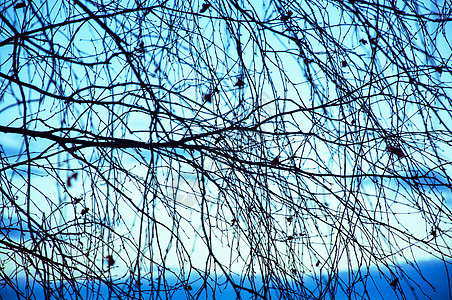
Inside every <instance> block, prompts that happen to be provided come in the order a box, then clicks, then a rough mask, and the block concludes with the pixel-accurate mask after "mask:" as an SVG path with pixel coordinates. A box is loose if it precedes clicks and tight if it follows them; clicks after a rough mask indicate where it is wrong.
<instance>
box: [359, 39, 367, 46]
mask: <svg viewBox="0 0 452 300" xmlns="http://www.w3.org/2000/svg"><path fill="white" fill-rule="evenodd" d="M359 41H360V42H361V43H362V44H363V45H366V44H367V40H365V39H360V40H359Z"/></svg>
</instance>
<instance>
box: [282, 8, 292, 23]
mask: <svg viewBox="0 0 452 300" xmlns="http://www.w3.org/2000/svg"><path fill="white" fill-rule="evenodd" d="M292 14H293V13H292V11H290V10H289V11H288V12H287V14H285V15H282V16H281V21H283V22H286V21H288V20H289V19H290V17H291V16H292Z"/></svg>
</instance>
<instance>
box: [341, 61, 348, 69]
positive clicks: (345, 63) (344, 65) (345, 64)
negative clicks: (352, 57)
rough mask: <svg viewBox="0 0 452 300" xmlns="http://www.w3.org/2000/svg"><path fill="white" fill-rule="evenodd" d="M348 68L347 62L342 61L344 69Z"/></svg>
mask: <svg viewBox="0 0 452 300" xmlns="http://www.w3.org/2000/svg"><path fill="white" fill-rule="evenodd" d="M346 66H347V62H346V61H345V60H343V61H342V68H345V67H346Z"/></svg>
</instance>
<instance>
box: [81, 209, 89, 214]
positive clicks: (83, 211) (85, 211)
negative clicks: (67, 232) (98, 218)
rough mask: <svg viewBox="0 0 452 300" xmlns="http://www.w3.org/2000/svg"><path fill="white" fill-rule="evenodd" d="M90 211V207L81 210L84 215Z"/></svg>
mask: <svg viewBox="0 0 452 300" xmlns="http://www.w3.org/2000/svg"><path fill="white" fill-rule="evenodd" d="M88 211H89V208H88V207H85V208H84V209H82V211H81V214H82V216H83V215H86V214H87V213H88Z"/></svg>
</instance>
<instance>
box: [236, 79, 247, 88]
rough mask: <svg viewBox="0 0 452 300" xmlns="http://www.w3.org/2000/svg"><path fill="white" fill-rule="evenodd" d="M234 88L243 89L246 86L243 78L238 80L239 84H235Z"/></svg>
mask: <svg viewBox="0 0 452 300" xmlns="http://www.w3.org/2000/svg"><path fill="white" fill-rule="evenodd" d="M234 86H237V87H239V88H242V87H244V86H245V81H243V78H239V79H238V80H237V82H236V83H235V85H234Z"/></svg>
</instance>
